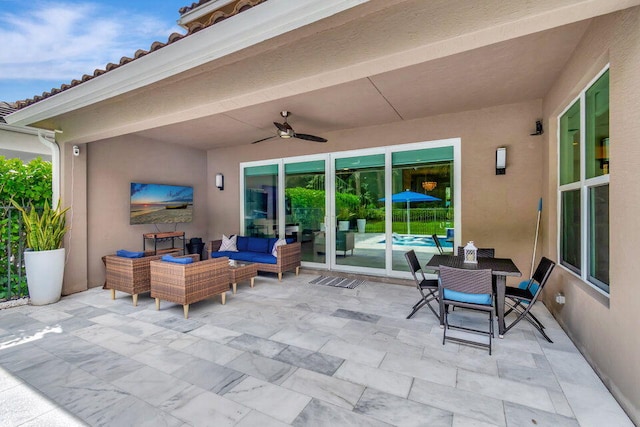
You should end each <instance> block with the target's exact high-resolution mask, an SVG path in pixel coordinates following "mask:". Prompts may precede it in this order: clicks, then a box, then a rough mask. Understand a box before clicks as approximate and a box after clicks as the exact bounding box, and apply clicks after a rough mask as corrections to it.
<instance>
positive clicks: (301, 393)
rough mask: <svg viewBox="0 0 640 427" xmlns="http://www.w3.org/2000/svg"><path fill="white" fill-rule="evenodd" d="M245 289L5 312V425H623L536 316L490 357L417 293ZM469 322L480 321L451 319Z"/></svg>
mask: <svg viewBox="0 0 640 427" xmlns="http://www.w3.org/2000/svg"><path fill="white" fill-rule="evenodd" d="M316 277H317V276H316V275H309V274H301V275H300V276H298V277H295V276H294V275H293V274H290V273H288V274H285V276H284V279H283V281H282V282H278V280H277V278H276V277H275V275H259V276H258V277H257V278H256V281H255V288H253V289H251V288H249V287H241V288H239V289H238V293H237V294H236V295H232V294H231V292H229V294H228V295H227V296H228V298H227V304H226V305H224V306H223V305H221V303H220V299H219V298H218V299H215V298H211V299H208V300H205V301H201V302H199V303H196V304H193V305H192V306H191V308H190V310H189V319H186V320H185V319H184V317H183V310H182V306H179V305H176V304H171V303H168V302H167V303H163V304H162V306H161V310H160V311H156V309H155V304H154V301H153V300H152V299H151V298H149V297H148V295H141V296H140V298H139V302H138V307H133V305H132V303H131V297H130V296H127V295H125V294H120V293H118V295H117V298H116V300H115V301H112V300H111V298H110V293H109V292H108V291H105V290H102V289H100V288H94V289H91V290H89V291H86V292H81V293H78V294H74V295H70V296H67V297H63V298H62V299H61V300H60V302H58V303H56V304H51V305H48V306H45V307H35V306H30V305H22V306H18V307H10V308H6V309H1V310H0V401H2V405H0V427H3V426H65V427H68V426H81V425H96V426H140V425H150V426H176V427H179V426H200V425H215V426H240V427H244V426H260V427H263V426H267V427H268V426H286V425H293V426H314V427H315V426H332V427H333V426H343V425H344V426H367V427H369V426H390V425H398V426H412V425H415V426H426V425H429V426H451V427H462V426H504V427H507V426H523V425H536V426H602V425H615V426H633V424H632V423H631V421H630V420H629V418H628V417H627V416H626V414H625V413H624V412H623V411H622V409H621V408H620V406H619V405H618V403H617V402H616V401H615V399H613V397H612V396H611V393H609V391H608V390H607V389H606V387H605V386H604V385H603V383H602V381H601V380H600V379H599V378H598V376H597V375H596V374H595V373H594V371H593V370H592V369H591V367H590V366H589V364H588V363H587V362H586V360H585V359H584V357H582V355H581V354H580V353H579V352H578V351H577V349H576V348H575V346H574V345H573V343H572V342H571V341H570V340H569V339H568V337H567V335H566V334H565V333H564V332H563V331H562V329H561V328H560V327H559V326H558V324H557V323H556V322H555V321H554V319H553V317H552V316H551V315H550V314H549V313H548V311H547V310H546V309H545V307H544V306H543V305H542V304H541V303H538V304H537V305H536V307H535V308H534V312H535V314H536V316H538V317H539V318H540V319H541V320H542V321H543V322H544V324H545V326H546V328H547V331H548V333H549V335H550V336H551V337H552V339H553V340H554V343H553V344H549V343H547V342H546V341H545V340H544V338H543V337H541V336H540V334H539V333H538V332H537V331H535V330H534V329H533V328H532V327H531V326H530V325H528V324H527V323H526V322H521V323H520V324H519V325H518V326H516V327H515V328H514V329H513V330H511V331H509V333H508V334H507V335H506V336H505V338H504V339H502V340H500V339H496V340H495V341H494V349H493V355H492V356H489V354H488V352H487V351H486V349H480V348H474V347H470V346H464V345H460V344H456V343H453V342H447V344H446V345H444V346H443V345H442V329H440V327H439V325H438V321H437V319H436V318H435V316H433V314H432V313H431V312H430V311H429V310H428V309H423V310H420V311H419V312H418V313H417V314H416V315H415V316H414V317H413V318H412V319H409V320H407V319H405V317H406V315H407V314H408V313H409V312H410V308H411V306H412V305H413V304H414V303H415V301H416V299H417V298H418V296H419V294H418V292H417V291H416V289H415V288H413V287H408V286H401V285H391V284H385V283H378V282H365V283H364V284H362V285H360V286H359V287H357V288H356V289H341V288H331V287H325V286H319V285H310V284H309V282H310V281H311V280H313V279H315V278H316ZM456 316H458V317H459V319H458V320H459V321H460V322H465V323H467V324H469V323H473V322H474V321H476V320H478V321H479V322H486V320H485V317H484V316H482V318H481V319H474V316H475V313H473V312H470V311H468V310H456V311H455V312H453V313H452V314H451V315H450V318H451V320H452V322H453V319H454V317H456Z"/></svg>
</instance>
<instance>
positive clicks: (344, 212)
mask: <svg viewBox="0 0 640 427" xmlns="http://www.w3.org/2000/svg"><path fill="white" fill-rule="evenodd" d="M353 215H354V213H353V212H351V210H350V209H349V208H347V207H343V208H340V210H338V214H337V215H336V219H337V220H338V221H349V220H350V219H351V218H353Z"/></svg>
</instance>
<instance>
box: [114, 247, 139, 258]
mask: <svg viewBox="0 0 640 427" xmlns="http://www.w3.org/2000/svg"><path fill="white" fill-rule="evenodd" d="M116 255H117V256H121V257H123V258H142V257H143V256H144V252H134V251H128V250H126V249H119V250H118V251H117V252H116Z"/></svg>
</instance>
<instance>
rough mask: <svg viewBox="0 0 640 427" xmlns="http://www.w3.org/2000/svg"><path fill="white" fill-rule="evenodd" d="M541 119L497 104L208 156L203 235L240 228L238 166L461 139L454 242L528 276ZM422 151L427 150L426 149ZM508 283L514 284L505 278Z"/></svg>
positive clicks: (533, 110) (536, 111) (527, 106)
mask: <svg viewBox="0 0 640 427" xmlns="http://www.w3.org/2000/svg"><path fill="white" fill-rule="evenodd" d="M540 117H541V101H530V102H525V103H518V104H511V105H504V106H499V107H493V108H486V109H481V110H476V111H468V112H463V113H457V114H447V115H441V116H434V117H429V118H424V119H417V120H411V121H402V122H397V123H393V124H388V125H380V126H372V127H366V128H360V129H351V130H348V131H341V132H335V133H332V134H329V135H323V136H325V137H326V138H327V139H328V140H329V142H327V143H326V144H317V143H313V142H305V141H301V140H295V139H294V140H283V139H274V140H271V141H266V142H264V143H260V144H256V145H244V146H241V147H237V148H226V149H218V150H211V151H209V152H208V162H209V166H208V168H207V173H208V175H209V176H208V179H207V181H208V182H210V183H213V182H214V176H215V174H216V173H218V172H222V173H223V174H224V176H225V189H224V191H219V190H218V189H217V188H215V186H213V185H210V186H209V206H208V208H209V212H210V215H211V218H212V221H211V222H210V223H209V233H208V234H209V236H210V237H213V238H219V237H220V236H221V235H222V234H223V233H224V234H227V235H229V234H230V233H237V232H238V231H239V229H240V214H239V202H240V189H239V183H240V177H239V173H240V168H239V163H240V162H241V161H244V162H246V161H253V160H264V159H273V158H279V157H281V156H284V157H291V156H301V155H305V154H315V153H321V152H335V151H345V150H353V149H358V148H367V147H379V146H386V145H396V144H403V143H413V142H420V141H430V140H436V139H444V138H452V137H460V138H461V139H462V155H461V156H462V200H463V205H462V218H461V220H462V236H461V239H462V240H461V241H462V242H466V241H467V240H474V241H475V242H476V244H478V245H480V246H483V247H495V248H496V253H497V255H498V256H509V257H513V258H514V260H515V261H516V263H517V265H518V266H519V268H520V270H522V273H523V276H527V277H528V275H529V269H530V264H531V251H532V248H533V236H534V232H535V221H536V216H537V208H538V199H539V197H540V196H541V191H542V182H541V171H540V167H541V165H542V153H543V151H542V149H543V138H542V137H540V136H535V137H534V136H529V134H530V133H531V132H532V131H533V130H534V129H535V121H536V120H537V119H539V118H540ZM425 146H428V144H426V145H425ZM497 147H507V173H506V175H501V176H496V174H495V150H496V148H497ZM513 281H515V279H513Z"/></svg>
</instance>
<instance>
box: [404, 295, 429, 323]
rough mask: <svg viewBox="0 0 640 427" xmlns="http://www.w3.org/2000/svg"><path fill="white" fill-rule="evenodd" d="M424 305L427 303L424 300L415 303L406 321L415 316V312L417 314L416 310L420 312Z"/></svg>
mask: <svg viewBox="0 0 640 427" xmlns="http://www.w3.org/2000/svg"><path fill="white" fill-rule="evenodd" d="M426 303H427V302H426V301H425V300H424V299H421V300H420V301H418V302H417V303H415V304H414V305H413V308H412V311H411V314H409V315H408V316H407V319H411V316H413V315H414V314H416V312H417V311H418V310H420V309H421V308H422V307H424V305H425V304H426Z"/></svg>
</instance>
